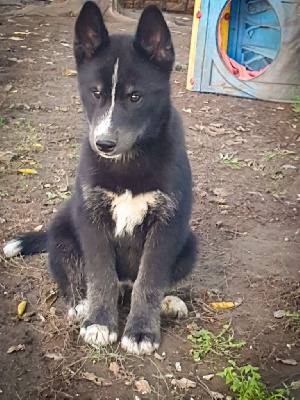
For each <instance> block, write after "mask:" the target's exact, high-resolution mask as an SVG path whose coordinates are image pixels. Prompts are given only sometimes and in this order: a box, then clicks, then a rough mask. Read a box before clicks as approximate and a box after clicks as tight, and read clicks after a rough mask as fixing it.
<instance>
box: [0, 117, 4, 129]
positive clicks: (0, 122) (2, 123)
mask: <svg viewBox="0 0 300 400" xmlns="http://www.w3.org/2000/svg"><path fill="white" fill-rule="evenodd" d="M3 125H5V118H3V117H0V128H1V127H2V126H3Z"/></svg>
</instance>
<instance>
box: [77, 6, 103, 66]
mask: <svg viewBox="0 0 300 400" xmlns="http://www.w3.org/2000/svg"><path fill="white" fill-rule="evenodd" d="M108 43H109V37H108V32H107V29H106V27H105V25H104V21H103V17H102V14H101V11H100V9H99V7H98V6H97V5H96V4H95V3H93V2H92V1H87V2H86V3H85V4H84V6H83V7H82V9H81V11H80V14H79V16H78V18H77V21H76V24H75V41H74V54H75V59H76V63H77V66H79V65H80V64H81V63H82V62H83V61H84V60H85V59H87V58H91V57H93V55H95V53H96V52H97V51H98V50H99V49H100V48H101V47H102V46H105V45H106V44H108Z"/></svg>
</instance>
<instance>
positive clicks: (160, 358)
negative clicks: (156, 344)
mask: <svg viewBox="0 0 300 400" xmlns="http://www.w3.org/2000/svg"><path fill="white" fill-rule="evenodd" d="M154 358H156V359H157V360H159V361H163V360H164V359H165V357H163V356H161V355H160V354H158V353H156V352H155V353H154Z"/></svg>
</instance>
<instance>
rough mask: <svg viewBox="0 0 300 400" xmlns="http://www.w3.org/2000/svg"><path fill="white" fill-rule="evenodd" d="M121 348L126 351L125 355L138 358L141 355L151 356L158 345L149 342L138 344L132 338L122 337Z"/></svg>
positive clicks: (143, 341)
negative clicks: (133, 355)
mask: <svg viewBox="0 0 300 400" xmlns="http://www.w3.org/2000/svg"><path fill="white" fill-rule="evenodd" d="M121 347H122V348H123V349H124V350H125V351H127V353H131V354H136V355H138V356H139V355H142V354H152V353H153V352H154V351H155V350H157V349H158V348H159V343H152V342H151V341H150V340H142V341H141V342H139V343H138V342H136V341H135V340H134V339H133V338H130V337H128V336H123V338H122V341H121Z"/></svg>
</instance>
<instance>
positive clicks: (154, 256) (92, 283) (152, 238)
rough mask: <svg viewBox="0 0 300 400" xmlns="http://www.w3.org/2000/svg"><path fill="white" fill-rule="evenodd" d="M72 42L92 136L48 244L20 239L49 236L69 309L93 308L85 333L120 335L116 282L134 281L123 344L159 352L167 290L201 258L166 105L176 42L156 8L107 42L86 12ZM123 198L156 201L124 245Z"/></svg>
mask: <svg viewBox="0 0 300 400" xmlns="http://www.w3.org/2000/svg"><path fill="white" fill-rule="evenodd" d="M75 34H76V38H75V43H74V53H75V57H76V62H77V68H78V81H79V90H80V94H81V98H82V102H83V106H84V109H85V111H86V116H87V120H88V122H89V135H88V137H87V138H86V139H85V140H84V143H83V146H82V151H81V157H80V162H79V166H78V171H77V179H76V187H75V190H74V193H73V195H72V197H71V199H70V200H68V201H67V202H66V203H65V205H64V206H63V207H62V208H61V210H60V211H59V213H58V214H57V215H56V217H55V219H54V221H53V223H52V225H51V226H50V228H49V230H48V231H47V234H45V233H35V234H34V237H35V239H36V241H35V242H34V243H35V244H34V246H35V247H34V246H32V244H31V245H30V246H29V242H28V240H27V239H26V238H31V237H32V236H29V235H32V233H29V234H25V235H23V236H22V237H21V240H22V251H21V252H22V254H28V253H34V252H35V251H41V250H44V247H45V237H46V235H47V251H48V252H49V269H50V271H51V273H52V275H53V277H54V280H55V281H56V282H57V283H58V285H59V288H60V290H61V293H62V294H63V296H64V297H65V299H66V301H67V303H68V304H69V305H70V306H72V307H74V306H75V305H76V304H78V302H79V301H80V299H82V298H87V300H88V309H87V311H86V315H85V319H84V321H83V325H82V326H83V328H87V327H89V326H91V325H99V326H105V327H107V328H108V331H109V332H117V331H118V315H117V299H118V282H119V281H123V280H127V279H130V280H132V281H133V282H134V285H133V291H132V300H131V310H130V314H129V316H128V319H127V324H126V327H125V332H124V335H125V336H126V337H127V338H129V339H130V340H131V341H133V342H134V343H136V344H137V346H138V345H139V344H140V343H142V342H145V341H146V342H147V343H150V344H151V345H154V344H159V342H160V303H161V300H162V298H163V296H164V294H165V292H166V291H167V289H168V287H169V286H170V285H172V284H173V283H176V282H178V281H179V280H180V279H182V278H184V277H186V275H187V274H188V273H189V272H190V270H191V268H192V266H193V263H194V260H195V254H196V241H195V238H194V236H193V234H192V233H191V232H190V230H189V226H188V223H189V217H190V213H191V197H192V196H191V194H192V191H191V186H192V183H191V173H190V167H189V162H188V159H187V155H186V150H185V144H184V132H183V128H182V124H181V120H180V117H179V115H178V113H177V111H176V110H175V109H174V108H173V106H172V105H171V101H170V85H169V78H170V71H171V68H172V64H173V61H174V50H173V45H172V42H171V36H170V32H169V29H168V28H167V25H166V23H165V21H164V19H163V17H162V14H161V13H160V11H159V10H158V8H157V7H155V6H149V7H148V8H146V9H145V10H144V12H143V14H142V16H141V19H140V22H139V26H138V29H137V33H136V36H135V37H131V36H128V35H111V36H108V33H107V30H106V28H105V25H104V23H103V19H102V16H101V13H100V11H99V9H98V7H97V6H95V4H94V3H92V2H87V3H85V5H84V6H83V9H82V11H81V14H80V15H79V17H78V20H77V22H76V29H75ZM114 70H117V74H116V76H117V78H115V81H114V78H112V75H113V73H114ZM116 79H117V83H116V85H115V105H114V107H113V108H112V101H113V99H112V94H113V89H112V88H113V85H114V82H116ZM137 99H138V100H137ZM136 100H137V101H136ZM111 109H112V113H111V119H109V118H107V119H106V121H108V122H109V129H107V130H105V129H104V128H103V127H102V128H101V134H100V135H99V132H98V131H97V129H99V123H101V121H103V118H105V116H107V115H109V112H110V110H111ZM99 121H100V122H99ZM108 122H107V123H108ZM97 135H98V136H99V137H100V140H101V141H103V140H104V139H105V141H106V142H107V141H109V143H111V142H113V143H114V144H115V148H114V149H113V151H112V152H109V154H108V153H107V154H104V153H103V151H98V150H97V144H96V141H97V140H99V139H98V137H97ZM103 138H104V139H103ZM107 157H112V158H107ZM125 191H130V192H129V193H132V196H133V199H136V198H138V197H137V196H139V195H140V196H141V195H142V194H144V193H149V192H151V193H152V194H153V193H154V197H155V201H154V202H151V196H152V194H151V195H150V197H149V199H150V200H149V203H147V204H148V209H147V210H146V212H145V215H144V218H143V220H142V221H141V222H140V223H138V224H136V226H135V227H134V229H133V231H132V234H130V233H124V234H121V235H119V236H118V235H116V231H115V230H116V229H117V228H116V222H115V220H114V218H113V215H112V213H113V210H112V207H113V206H112V204H114V203H113V199H115V198H116V196H118V195H122V194H124V193H125ZM141 198H142V199H143V197H142V196H141ZM117 199H118V198H117ZM126 204H127V203H126ZM128 204H129V206H130V204H131V203H128ZM143 204H144V203H143ZM125 211H126V210H125ZM121 216H122V215H121ZM141 352H147V351H143V350H141Z"/></svg>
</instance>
